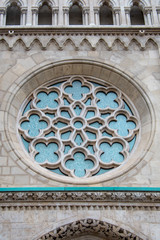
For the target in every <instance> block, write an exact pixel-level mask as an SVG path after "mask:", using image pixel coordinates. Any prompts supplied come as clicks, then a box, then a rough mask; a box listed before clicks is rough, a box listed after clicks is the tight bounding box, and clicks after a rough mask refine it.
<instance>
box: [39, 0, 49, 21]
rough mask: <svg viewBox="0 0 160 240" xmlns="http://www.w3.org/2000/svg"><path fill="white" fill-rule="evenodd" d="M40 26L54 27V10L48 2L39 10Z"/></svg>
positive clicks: (44, 2)
mask: <svg viewBox="0 0 160 240" xmlns="http://www.w3.org/2000/svg"><path fill="white" fill-rule="evenodd" d="M38 25H52V9H51V7H50V5H49V4H48V2H47V1H43V4H42V5H41V6H40V7H39V9H38Z"/></svg>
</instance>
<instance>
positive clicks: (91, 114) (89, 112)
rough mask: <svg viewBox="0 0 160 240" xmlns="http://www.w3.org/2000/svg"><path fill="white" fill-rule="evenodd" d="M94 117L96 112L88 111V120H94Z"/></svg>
mask: <svg viewBox="0 0 160 240" xmlns="http://www.w3.org/2000/svg"><path fill="white" fill-rule="evenodd" d="M94 116H95V112H94V111H88V112H87V114H86V119H88V118H92V117H94Z"/></svg>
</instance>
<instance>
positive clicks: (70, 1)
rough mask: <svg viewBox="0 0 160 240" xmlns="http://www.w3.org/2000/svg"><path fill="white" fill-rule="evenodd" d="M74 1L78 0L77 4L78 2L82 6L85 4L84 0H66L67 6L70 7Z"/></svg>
mask: <svg viewBox="0 0 160 240" xmlns="http://www.w3.org/2000/svg"><path fill="white" fill-rule="evenodd" d="M76 2H78V4H79V6H80V7H82V8H83V7H84V6H86V3H85V1H84V0H79V1H77V0H68V1H67V6H68V7H71V6H72V5H73V4H75V3H76Z"/></svg>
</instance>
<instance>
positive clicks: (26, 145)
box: [21, 135, 29, 152]
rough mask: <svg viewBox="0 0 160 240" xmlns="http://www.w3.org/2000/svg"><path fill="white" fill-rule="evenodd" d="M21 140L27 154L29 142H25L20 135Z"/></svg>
mask: <svg viewBox="0 0 160 240" xmlns="http://www.w3.org/2000/svg"><path fill="white" fill-rule="evenodd" d="M21 139H22V142H23V144H24V147H25V149H26V150H27V152H29V142H28V141H26V140H25V139H24V137H23V136H22V135H21Z"/></svg>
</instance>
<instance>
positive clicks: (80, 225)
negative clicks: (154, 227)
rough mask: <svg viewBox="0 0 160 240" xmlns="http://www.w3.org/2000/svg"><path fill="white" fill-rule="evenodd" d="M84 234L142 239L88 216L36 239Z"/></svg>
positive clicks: (133, 239) (107, 237)
mask: <svg viewBox="0 0 160 240" xmlns="http://www.w3.org/2000/svg"><path fill="white" fill-rule="evenodd" d="M85 234H94V236H95V235H97V236H100V237H103V238H105V239H111V240H118V239H119V240H120V239H121V240H126V239H127V240H142V238H141V237H139V236H137V235H135V234H134V233H131V232H129V231H127V230H125V229H123V228H121V227H118V226H115V225H112V224H110V223H107V222H103V221H98V220H94V219H89V218H88V219H83V220H80V221H76V222H72V223H70V224H66V225H64V226H61V227H59V228H57V229H54V230H53V231H50V232H49V233H46V234H44V235H43V236H41V237H40V238H38V239H37V240H58V239H63V240H65V239H66V240H67V239H72V237H74V238H75V237H78V236H81V235H82V236H84V237H85Z"/></svg>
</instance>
